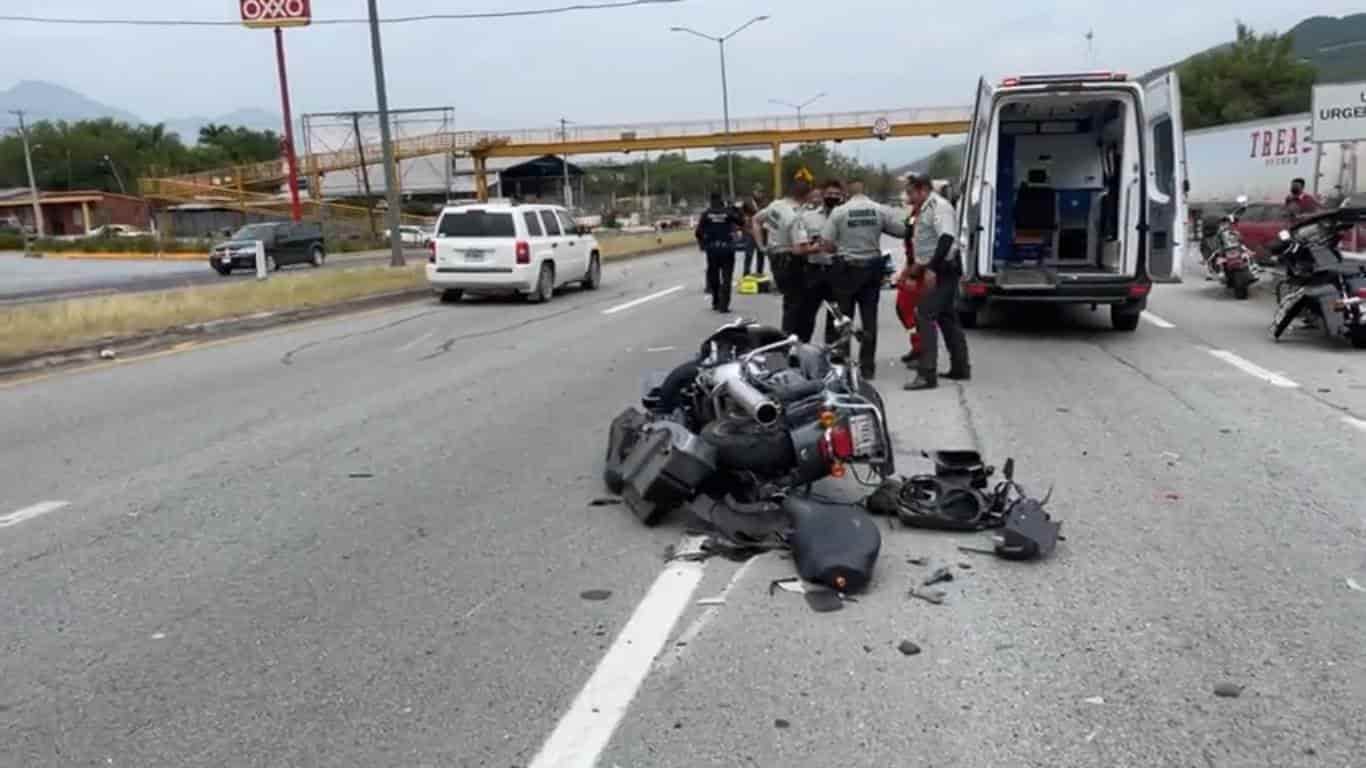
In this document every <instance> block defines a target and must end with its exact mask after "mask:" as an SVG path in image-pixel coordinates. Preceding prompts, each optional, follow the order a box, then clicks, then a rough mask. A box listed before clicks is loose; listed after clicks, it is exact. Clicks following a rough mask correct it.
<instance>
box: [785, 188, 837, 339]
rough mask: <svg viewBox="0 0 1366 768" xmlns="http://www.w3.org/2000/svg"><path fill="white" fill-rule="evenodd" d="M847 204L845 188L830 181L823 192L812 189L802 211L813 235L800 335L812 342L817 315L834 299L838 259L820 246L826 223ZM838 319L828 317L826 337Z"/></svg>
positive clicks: (802, 306)
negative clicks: (833, 274) (834, 266)
mask: <svg viewBox="0 0 1366 768" xmlns="http://www.w3.org/2000/svg"><path fill="white" fill-rule="evenodd" d="M843 202H844V185H843V184H841V183H840V181H839V180H838V179H830V180H828V181H826V182H825V183H824V184H822V185H821V187H820V189H816V190H812V191H811V197H810V198H809V199H808V202H807V204H806V209H805V210H803V211H802V221H803V222H804V223H805V224H806V231H807V233H808V234H809V235H810V236H811V242H812V244H813V248H812V252H811V253H810V254H809V255H807V257H806V287H805V291H804V294H803V296H802V304H801V307H800V308H799V309H798V317H799V321H798V325H797V331H796V333H797V335H798V336H800V337H801V338H802V340H803V341H810V340H811V337H813V336H815V334H816V316H817V315H819V314H820V311H821V306H822V305H823V304H824V303H825V302H826V301H830V300H832V299H834V293H833V292H832V291H831V286H830V274H831V269H830V268H831V265H832V264H833V263H834V257H833V256H832V255H831V254H829V253H827V252H826V251H825V248H824V247H823V246H821V245H820V242H821V235H822V233H823V232H825V222H826V221H827V220H829V218H830V213H831V212H832V211H834V210H835V208H836V206H838V205H839V204H840V203H843ZM833 323H834V318H830V317H827V318H826V335H827V336H832V335H833V334H834V333H835V331H834V330H833V325H832V324H833Z"/></svg>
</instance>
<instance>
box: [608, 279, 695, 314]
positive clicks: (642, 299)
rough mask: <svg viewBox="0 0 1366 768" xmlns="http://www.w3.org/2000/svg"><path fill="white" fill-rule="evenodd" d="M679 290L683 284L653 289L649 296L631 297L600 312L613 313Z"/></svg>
mask: <svg viewBox="0 0 1366 768" xmlns="http://www.w3.org/2000/svg"><path fill="white" fill-rule="evenodd" d="M681 290H683V286H681V285H675V286H674V287H672V288H665V289H664V290H662V291H655V292H654V293H652V294H650V295H649V296H641V297H640V298H638V299H632V300H631V301H628V302H626V303H625V304H618V305H616V306H615V307H608V308H607V309H604V310H603V311H602V313H603V314H604V315H615V314H616V313H618V312H622V311H624V310H628V309H630V308H631V307H638V306H640V305H641V304H644V303H645V302H647V301H654V300H655V299H658V298H660V297H661V296H668V295H669V294H671V293H678V292H679V291H681Z"/></svg>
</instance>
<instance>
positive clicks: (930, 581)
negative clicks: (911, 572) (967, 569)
mask: <svg viewBox="0 0 1366 768" xmlns="http://www.w3.org/2000/svg"><path fill="white" fill-rule="evenodd" d="M941 581H953V569H951V568H949V567H948V566H947V565H940V566H936V567H935V568H934V569H932V570H931V571H930V573H929V575H928V576H926V577H925V580H924V581H922V582H920V583H921V584H922V585H924V586H926V587H932V586H934V585H935V584H938V583H939V582H941Z"/></svg>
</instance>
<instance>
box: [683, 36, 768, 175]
mask: <svg viewBox="0 0 1366 768" xmlns="http://www.w3.org/2000/svg"><path fill="white" fill-rule="evenodd" d="M767 19H768V16H755V17H754V18H752V19H750V20H749V21H747V22H745V23H744V24H741V25H740V26H738V27H736V28H735V29H733V30H731V31H730V32H729V33H727V34H724V35H721V36H720V37H715V36H713V35H708V34H704V33H702V32H698V31H697V30H695V29H692V28H691V27H669V31H670V32H686V33H688V34H690V35H695V36H697V37H700V38H702V39H703V40H710V41H712V42H714V43H716V46H717V48H719V49H720V52H721V119H722V121H723V126H724V128H723V130H724V132H725V137H726V140H725V143H726V182H727V188H728V189H729V191H730V199H731V201H732V202H734V201H735V153H734V152H731V151H730V88H729V86H728V84H727V82H726V41H727V40H729V39H731V38H732V37H735V36H736V35H738V34H740V33H741V32H743V31H744V30H745V29H747V28H748V27H749V26H750V25H752V24H757V23H759V22H761V21H765V20H767Z"/></svg>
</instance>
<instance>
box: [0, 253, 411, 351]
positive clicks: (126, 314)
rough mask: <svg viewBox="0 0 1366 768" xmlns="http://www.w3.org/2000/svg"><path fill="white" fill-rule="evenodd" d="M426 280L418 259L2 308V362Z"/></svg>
mask: <svg viewBox="0 0 1366 768" xmlns="http://www.w3.org/2000/svg"><path fill="white" fill-rule="evenodd" d="M426 284H427V280H426V275H425V274H424V272H423V265H422V264H417V265H414V266H410V267H403V268H398V269H395V268H392V267H362V268H357V269H330V270H324V271H320V272H317V273H313V274H303V275H275V276H272V277H271V279H270V280H266V281H264V282H258V281H256V280H244V281H240V282H234V283H229V284H227V285H211V286H195V287H191V288H177V289H174V290H169V291H148V292H145V293H123V294H114V295H111V296H94V297H88V298H79V299H66V300H63V301H52V302H44V303H40V304H22V305H18V306H14V307H9V308H5V309H0V328H4V329H5V330H4V333H3V334H0V361H3V360H13V359H17V358H23V357H27V356H30V355H34V354H38V353H42V352H47V351H52V350H58V349H67V348H72V347H77V346H81V345H82V344H89V343H93V342H96V341H99V340H101V339H105V338H111V337H113V338H118V337H129V336H138V335H140V334H146V333H152V332H156V331H162V330H167V329H170V328H177V327H183V326H187V325H193V324H195V323H205V322H209V321H212V320H222V319H225V318H230V317H242V316H245V315H252V314H257V313H260V312H277V311H281V310H300V309H309V308H313V307H323V306H328V305H331V304H338V303H341V302H344V301H347V300H350V299H359V298H362V297H365V296H375V295H379V294H384V293H393V292H396V291H403V290H409V289H414V288H422V287H425V286H426Z"/></svg>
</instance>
